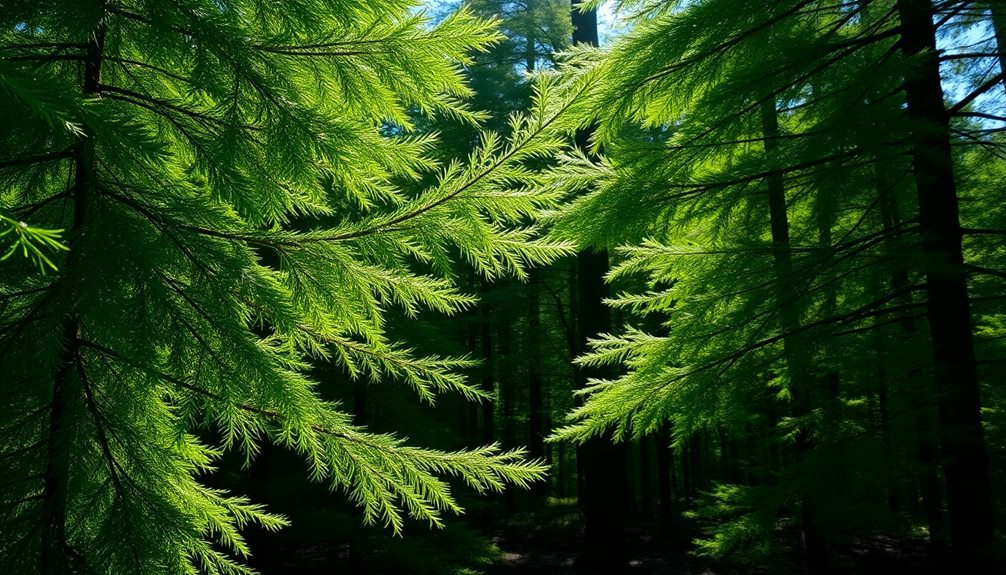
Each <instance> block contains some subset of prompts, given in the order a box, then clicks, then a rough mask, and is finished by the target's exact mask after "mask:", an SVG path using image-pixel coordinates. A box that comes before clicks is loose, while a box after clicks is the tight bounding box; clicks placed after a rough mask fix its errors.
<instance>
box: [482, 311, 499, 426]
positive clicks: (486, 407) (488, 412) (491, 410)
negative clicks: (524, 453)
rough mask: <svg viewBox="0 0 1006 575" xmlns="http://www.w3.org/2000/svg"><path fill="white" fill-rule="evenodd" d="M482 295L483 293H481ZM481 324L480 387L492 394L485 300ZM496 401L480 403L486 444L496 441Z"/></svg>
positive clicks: (490, 334) (490, 336)
mask: <svg viewBox="0 0 1006 575" xmlns="http://www.w3.org/2000/svg"><path fill="white" fill-rule="evenodd" d="M483 297H484V294H483ZM481 308H482V311H481V314H482V325H481V326H480V331H481V336H482V337H481V338H480V339H481V340H482V342H481V343H482V362H483V364H482V389H484V390H485V391H486V393H489V394H494V393H495V391H496V385H495V382H494V379H493V363H494V362H493V325H492V313H491V310H490V309H489V304H488V303H486V302H485V301H483V302H482V305H481ZM495 409H496V403H495V402H494V401H485V402H483V403H482V441H483V442H484V443H486V444H489V443H493V442H494V441H496V421H495V419H496V418H495V417H494V415H495Z"/></svg>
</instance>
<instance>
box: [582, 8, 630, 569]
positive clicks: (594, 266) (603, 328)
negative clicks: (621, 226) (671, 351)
mask: <svg viewBox="0 0 1006 575" xmlns="http://www.w3.org/2000/svg"><path fill="white" fill-rule="evenodd" d="M580 3H581V0H573V2H572V23H573V43H574V44H590V45H592V46H597V45H598V42H597V11H596V10H586V11H583V12H581V11H579V10H578V5H579V4H580ZM587 136H588V134H587V133H586V132H583V133H580V134H578V136H577V145H578V146H580V147H581V148H583V149H586V147H587V146H586V144H587ZM577 268H578V273H577V288H578V289H577V293H578V294H579V302H578V307H579V309H578V313H577V317H578V318H579V322H578V324H579V328H580V329H579V337H578V338H577V340H578V343H579V344H580V346H581V347H580V351H583V350H584V348H585V346H586V340H587V338H591V337H596V336H597V335H598V334H602V333H607V332H610V331H611V310H610V309H609V308H608V307H607V306H606V305H604V298H605V297H606V296H607V286H606V285H605V283H604V276H605V275H606V274H607V273H608V252H607V251H605V250H600V251H590V250H585V251H581V252H580V253H579V254H577ZM605 375H609V374H606V373H605V372H604V371H603V370H599V369H596V368H595V369H591V368H584V367H578V368H577V369H576V383H577V387H579V388H582V387H583V386H585V385H586V382H587V379H588V378H590V377H604V376H605ZM625 451H626V450H625V444H624V443H619V444H614V443H612V441H611V439H610V437H608V436H607V434H606V435H605V436H602V437H597V438H593V439H590V440H588V441H587V443H586V445H584V449H583V450H582V453H583V455H584V462H583V471H584V483H583V486H584V489H585V493H584V516H585V517H584V519H585V523H586V525H585V529H584V548H583V553H582V554H581V555H580V562H581V563H582V564H584V565H590V566H592V567H593V566H596V567H601V568H610V569H611V570H616V569H620V568H621V567H622V565H623V564H624V562H625V518H624V515H623V513H624V508H625V505H624V500H625V487H626V486H625V458H626V453H625Z"/></svg>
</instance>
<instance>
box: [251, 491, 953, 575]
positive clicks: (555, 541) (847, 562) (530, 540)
mask: <svg viewBox="0 0 1006 575" xmlns="http://www.w3.org/2000/svg"><path fill="white" fill-rule="evenodd" d="M496 511H497V513H495V514H493V515H495V517H494V518H493V519H492V520H490V519H489V517H488V516H483V517H482V518H481V522H482V525H483V526H482V527H481V528H475V529H472V528H470V527H465V526H464V525H463V524H462V523H460V522H458V523H452V524H449V525H448V527H447V528H446V529H444V530H434V531H429V530H427V529H425V528H424V529H421V530H417V531H416V532H414V533H411V534H409V535H406V536H405V537H393V538H392V537H388V536H387V533H385V532H383V531H380V530H376V531H374V532H373V533H372V534H371V535H368V536H365V537H363V538H362V539H360V540H358V541H360V542H359V543H357V544H352V545H351V544H346V543H337V542H335V541H334V540H332V539H328V538H327V537H325V536H324V535H322V534H321V532H316V533H315V534H316V535H320V536H321V537H318V539H316V540H315V541H314V542H311V543H309V542H307V541H305V540H303V539H301V540H299V541H289V542H287V543H286V544H283V545H280V546H279V547H276V548H273V549H272V550H271V552H269V553H265V554H263V555H259V556H258V559H259V560H258V561H256V563H257V567H259V569H260V571H261V572H262V573H263V574H264V575H280V574H283V575H285V574H287V573H297V574H298V575H329V574H339V575H364V574H366V575H602V574H603V575H800V574H801V573H803V568H802V565H801V564H800V562H799V555H798V553H796V552H794V551H792V550H785V549H783V550H780V552H778V553H776V554H774V555H773V556H772V557H771V559H770V560H765V561H763V562H762V563H761V564H759V565H744V564H739V563H733V562H729V561H723V560H715V559H710V558H706V557H699V556H696V555H695V554H693V553H692V551H693V550H694V548H695V547H694V544H693V541H694V539H695V538H696V537H698V536H699V535H700V534H701V531H700V528H699V525H698V524H697V523H696V522H694V521H690V520H686V519H681V518H679V519H677V520H676V522H675V523H674V525H673V526H671V527H670V528H662V527H661V526H660V525H659V524H658V523H657V522H656V521H653V520H642V519H638V518H636V519H631V520H629V521H628V522H627V524H626V531H625V543H626V564H625V567H624V568H622V569H618V570H612V569H610V568H609V569H598V568H596V567H595V566H593V565H581V564H579V562H578V557H579V556H580V552H581V549H582V548H581V545H582V538H583V519H582V516H581V514H580V512H579V509H578V508H577V506H576V505H575V504H574V503H572V502H562V503H556V502H553V503H551V504H548V505H541V506H539V507H537V508H535V509H534V510H533V511H518V512H514V513H503V514H500V513H499V510H498V509H497V510H496ZM471 519H472V520H473V521H475V522H476V523H479V522H480V520H479V517H478V514H477V513H474V514H473V516H472V517H471ZM781 535H783V537H782V538H783V539H787V538H788V539H789V540H790V541H791V544H792V546H793V547H798V546H799V539H798V535H797V533H795V532H792V533H789V534H788V535H787V534H785V533H782V534H781ZM295 539H298V538H295ZM832 571H833V573H834V574H835V575H843V574H846V573H849V574H855V575H889V574H891V573H912V575H930V574H933V575H935V574H936V573H962V575H964V574H966V572H965V571H958V570H949V571H948V570H944V569H937V568H936V566H935V565H932V564H931V563H930V562H928V561H927V559H926V553H925V546H924V544H923V543H922V542H921V541H919V540H914V539H895V538H891V537H886V536H879V535H877V536H874V537H871V538H867V539H859V540H856V541H854V542H852V543H850V544H847V545H845V546H843V547H841V548H837V549H835V553H834V554H833V564H832ZM967 575H970V574H967Z"/></svg>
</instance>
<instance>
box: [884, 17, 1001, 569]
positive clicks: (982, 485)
mask: <svg viewBox="0 0 1006 575" xmlns="http://www.w3.org/2000/svg"><path fill="white" fill-rule="evenodd" d="M897 10H898V15H899V17H900V19H901V50H902V52H903V53H904V55H905V56H906V57H907V58H910V59H913V60H914V61H915V62H917V65H916V66H915V67H913V69H912V70H910V71H909V73H908V75H907V78H906V80H905V84H904V87H905V96H906V99H907V104H908V109H907V113H908V117H909V119H910V120H911V121H912V122H913V123H915V132H914V134H913V138H912V165H913V171H914V177H915V186H916V193H917V195H918V201H919V224H920V227H921V232H922V244H923V250H924V253H925V257H924V258H923V262H922V265H923V271H924V272H925V276H926V294H927V296H928V299H927V317H928V319H929V328H930V338H931V343H932V348H933V369H934V375H935V380H936V382H935V383H936V400H937V405H938V406H939V419H940V439H941V443H942V447H943V457H944V475H945V477H946V483H947V504H948V511H949V518H950V542H951V550H952V552H953V554H954V555H955V556H956V559H959V560H961V561H969V562H970V564H973V565H975V566H976V567H980V568H981V569H983V570H984V572H991V571H993V570H994V569H993V559H992V551H991V547H992V544H993V538H994V524H993V510H994V509H995V506H994V505H993V499H992V486H991V482H990V478H989V466H988V456H987V454H986V451H985V438H984V435H983V432H982V422H981V412H980V409H981V400H980V394H979V382H978V369H977V366H976V363H975V351H974V340H973V336H972V327H971V308H970V301H969V300H968V286H967V278H966V275H965V270H964V256H963V250H962V247H961V226H960V216H959V209H958V203H957V188H956V182H955V180H954V170H953V160H952V156H951V150H950V124H949V117H948V114H947V111H946V108H945V107H944V104H943V86H942V83H941V80H940V68H939V60H938V54H939V52H938V51H937V49H936V30H935V26H934V24H933V16H934V13H933V7H932V5H931V3H930V1H929V0H898V3H897Z"/></svg>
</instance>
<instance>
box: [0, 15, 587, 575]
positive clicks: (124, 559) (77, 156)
mask: <svg viewBox="0 0 1006 575" xmlns="http://www.w3.org/2000/svg"><path fill="white" fill-rule="evenodd" d="M411 5H412V3H411V2H408V1H398V0H395V1H392V2H383V1H382V2H341V1H323V0H298V1H293V2H284V3H262V2H257V1H251V0H248V1H245V0H233V1H231V0H227V1H219V0H212V1H211V0H165V1H160V0H157V1H153V2H143V3H125V4H123V3H110V2H104V1H103V0H90V1H86V2H76V1H74V2H58V3H47V4H39V3H30V2H17V3H14V4H8V5H6V6H5V8H4V10H3V12H2V14H0V54H2V58H0V110H2V112H0V119H2V121H3V127H4V130H5V133H7V134H9V137H6V138H4V140H3V142H2V143H0V198H2V200H3V205H4V206H5V208H4V209H5V211H6V210H8V209H9V210H10V213H14V214H22V213H28V212H30V213H31V219H32V221H33V223H35V224H36V225H37V226H38V227H39V228H41V229H66V230H67V240H68V245H69V252H68V255H66V256H62V255H58V254H52V255H50V256H49V257H50V258H52V260H53V263H54V264H55V266H56V267H58V268H59V272H58V273H57V274H55V275H47V276H42V275H40V274H37V273H32V269H31V268H32V266H33V265H34V262H31V261H28V260H10V261H8V262H7V263H6V264H5V266H6V269H5V270H4V274H3V275H2V277H0V302H2V306H0V355H2V357H3V362H2V365H0V382H2V383H0V385H2V386H3V391H4V393H3V396H4V400H3V402H2V404H0V429H2V434H3V442H2V447H0V449H2V452H0V457H2V458H3V460H4V463H5V468H6V469H7V473H6V477H5V479H4V482H3V487H2V490H0V493H2V503H0V505H2V507H0V530H2V531H3V533H4V537H3V541H2V542H0V564H2V566H3V569H4V570H5V571H7V572H12V573H28V572H42V573H67V572H80V571H87V572H102V573H140V572H148V571H149V570H150V569H155V568H156V569H157V570H163V571H167V572H179V573H181V572H186V573H194V572H208V573H239V572H247V569H246V568H245V567H244V566H242V565H241V562H240V558H241V556H243V555H245V554H247V552H248V548H247V546H246V544H245V543H244V541H243V539H242V536H241V534H240V529H241V528H242V527H243V526H245V525H247V524H249V523H258V524H260V525H263V526H265V527H266V528H268V529H276V528H279V527H280V526H282V525H283V524H284V519H283V518H281V517H277V516H275V515H271V514H269V513H267V512H266V511H265V510H264V509H263V508H262V507H260V506H259V505H256V504H254V503H251V502H249V501H248V500H247V499H245V498H243V497H241V496H236V495H231V494H228V493H224V492H221V491H219V490H215V489H210V488H207V487H206V486H204V484H203V482H202V480H201V478H200V476H202V475H205V474H207V473H210V472H211V471H212V469H213V465H214V461H215V460H216V459H218V458H219V457H220V455H221V454H222V453H223V452H224V451H228V450H238V451H241V452H242V453H243V455H244V457H245V458H246V459H248V460H251V459H253V458H254V456H255V454H256V453H257V451H258V449H259V446H260V445H261V444H262V443H263V442H271V443H274V444H277V445H279V446H283V447H286V448H289V449H291V450H294V451H296V452H297V453H299V454H301V455H302V456H303V457H304V458H305V459H306V461H307V464H308V466H309V469H310V475H311V478H312V479H313V480H316V481H327V482H328V483H329V484H330V485H331V486H332V488H333V489H338V490H341V491H344V492H345V493H346V494H347V495H348V497H349V498H350V499H351V500H352V501H353V502H355V503H356V504H357V505H358V506H359V507H360V508H361V509H362V513H363V517H364V520H365V521H367V522H380V523H384V524H386V525H388V526H390V527H391V528H392V529H393V530H395V531H398V530H400V529H401V528H402V525H403V515H409V516H412V517H416V518H420V519H423V520H426V521H428V522H429V523H430V524H433V525H437V524H439V523H440V522H441V514H442V513H443V512H451V511H454V512H456V511H459V508H458V506H457V504H456V503H455V500H454V498H453V496H452V495H451V492H450V489H449V486H448V483H447V478H448V477H451V476H453V477H458V478H460V479H461V480H462V481H463V482H464V483H466V484H467V485H468V486H470V487H472V488H474V489H475V490H477V491H486V490H500V489H502V488H503V486H504V485H505V484H510V483H516V484H520V485H527V484H528V483H529V482H531V481H533V480H536V479H538V478H540V477H541V476H542V472H543V470H542V468H541V466H540V465H539V464H538V463H536V462H527V461H524V460H523V459H522V456H521V453H520V452H519V451H508V452H502V451H500V450H499V449H498V448H496V447H491V446H490V447H485V448H478V449H474V450H470V451H463V452H458V453H450V452H442V451H436V450H430V449H423V448H418V447H412V446H408V445H406V444H405V443H404V442H403V441H402V440H400V439H396V438H395V437H393V436H391V435H382V434H374V433H368V432H366V431H365V430H364V429H362V428H360V427H358V426H355V425H354V424H353V422H352V415H351V414H349V413H346V412H344V411H342V410H341V408H340V406H339V405H338V404H335V403H331V402H327V401H324V400H322V399H321V395H320V393H319V390H318V389H317V385H316V383H315V382H314V381H312V380H311V379H310V378H309V377H308V375H307V372H308V370H309V369H310V367H311V365H312V364H317V363H324V362H332V363H334V364H335V365H338V366H339V367H340V368H341V369H342V370H344V371H345V372H347V373H348V374H350V375H351V376H354V377H359V378H370V379H373V380H398V381H401V382H403V383H405V384H407V385H409V386H411V387H412V388H413V389H414V390H415V392H416V393H417V394H418V395H419V397H420V398H421V399H423V400H426V401H430V400H432V398H433V397H434V396H435V395H436V394H437V393H440V392H447V391H454V392H459V393H461V394H463V395H465V396H467V397H469V398H475V397H479V396H484V392H482V391H480V390H478V389H476V388H475V387H473V386H471V385H469V384H468V383H466V382H465V381H464V379H463V378H462V377H461V376H460V375H458V371H460V370H463V369H465V368H466V367H468V366H469V365H470V361H468V360H467V359H463V358H460V359H455V358H441V357H419V356H416V355H415V354H413V353H412V352H410V351H409V349H408V348H407V347H405V346H404V345H402V344H401V343H398V342H396V341H394V340H392V339H391V338H390V337H389V336H388V334H387V332H386V329H385V322H384V316H385V310H386V309H388V308H391V307H397V308H399V309H401V310H402V311H403V312H404V313H406V314H411V315H414V314H417V313H419V311H420V310H421V309H433V310H436V311H440V312H445V313H452V312H456V311H460V310H463V309H465V308H467V307H469V306H471V305H473V303H474V299H473V298H472V297H471V296H468V295H465V294H464V293H462V292H460V291H459V290H458V289H457V288H456V286H455V283H454V277H455V270H456V269H457V266H458V265H459V263H460V262H458V261H457V260H458V259H463V261H464V263H468V264H471V265H473V266H474V267H475V268H476V269H477V270H478V272H479V273H481V274H482V275H483V276H484V277H487V278H495V277H498V276H501V275H507V274H517V275H524V274H525V273H526V267H527V266H530V265H534V264H543V263H547V262H550V261H553V260H554V259H556V258H557V257H560V256H562V255H564V254H566V253H568V251H569V249H568V248H567V247H566V246H564V245H562V244H554V243H547V242H544V241H540V240H538V239H536V237H535V236H536V233H537V226H536V224H535V223H534V221H535V219H536V217H537V214H538V213H539V211H540V210H541V209H545V208H549V207H552V206H554V205H555V194H554V193H551V192H547V191H545V192H542V191H540V188H539V186H538V183H537V177H536V176H535V174H533V173H532V172H530V171H528V170H526V169H524V168H523V166H524V165H525V164H526V162H528V161H529V159H531V158H536V157H542V156H548V155H550V154H551V153H552V152H553V151H554V150H556V149H558V147H559V145H560V143H561V141H560V140H559V139H558V138H557V137H556V136H554V135H552V134H551V133H550V130H549V126H550V125H551V123H552V118H550V117H547V116H543V115H533V116H519V117H516V116H515V117H513V118H512V119H511V125H510V134H511V137H510V140H509V141H508V142H506V143H504V142H503V141H502V139H501V138H500V137H499V136H497V135H495V134H493V133H486V134H484V135H483V136H482V138H481V141H480V142H479V143H478V145H477V146H476V148H475V149H474V151H473V152H472V155H471V157H470V158H469V160H468V161H467V162H465V163H452V164H450V165H447V166H445V167H440V166H439V165H438V164H437V163H436V162H435V161H433V160H431V159H430V150H431V146H433V141H432V140H431V139H430V138H428V137H416V136H410V135H409V129H410V127H411V125H412V123H413V122H412V121H411V120H410V115H409V112H410V111H412V110H415V109H418V110H421V111H422V112H423V113H424V114H428V115H449V116H453V117H459V118H467V119H468V120H469V121H474V120H475V119H476V118H475V116H473V115H472V113H471V112H470V111H469V110H468V109H467V108H466V107H464V106H463V105H460V104H458V100H459V99H460V98H464V97H467V96H468V95H469V94H470V92H469V90H468V88H467V87H466V86H465V85H464V82H463V80H462V77H461V75H460V73H459V70H458V67H459V66H461V65H464V64H466V63H470V53H471V51H473V50H475V51H477V50H480V49H483V48H484V47H485V46H486V45H487V43H489V42H491V41H493V40H495V39H496V38H497V36H495V34H494V33H493V32H492V31H491V29H490V26H489V25H488V24H487V23H486V22H484V21H481V20H478V19H476V18H474V17H472V16H471V15H470V14H469V13H468V12H466V11H460V12H458V13H456V14H454V15H453V16H452V17H450V18H448V19H446V20H444V21H443V22H441V23H440V24H439V25H437V26H435V27H430V26H428V25H427V22H426V21H425V20H424V19H423V17H422V16H421V15H415V14H414V13H413V12H411V11H410V8H411V7H412V6H411ZM431 173H435V176H434V177H432V178H428V179H426V180H424V177H425V176H429V175H430V174H431ZM424 181H428V182H430V183H428V185H424V183H423V182H424ZM456 254H460V258H458V257H452V255H456ZM419 270H422V271H419ZM214 435H217V436H219V437H220V438H222V441H221V442H220V443H219V444H211V443H209V441H212V440H210V439H207V438H209V437H213V436H214ZM155 566H156V567H155Z"/></svg>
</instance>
